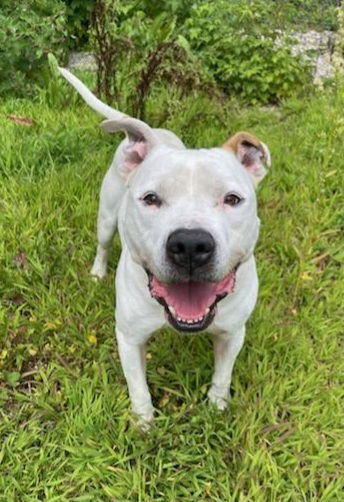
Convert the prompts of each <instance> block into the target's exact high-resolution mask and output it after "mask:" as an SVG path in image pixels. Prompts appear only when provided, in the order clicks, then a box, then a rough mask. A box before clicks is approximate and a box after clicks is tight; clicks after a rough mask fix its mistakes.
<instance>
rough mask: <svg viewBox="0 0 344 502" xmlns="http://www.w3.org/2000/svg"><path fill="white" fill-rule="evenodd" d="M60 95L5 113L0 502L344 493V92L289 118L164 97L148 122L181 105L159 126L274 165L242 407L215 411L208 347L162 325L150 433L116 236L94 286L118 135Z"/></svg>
mask: <svg viewBox="0 0 344 502" xmlns="http://www.w3.org/2000/svg"><path fill="white" fill-rule="evenodd" d="M61 86H62V84H61ZM55 87H56V86H55ZM63 89H64V92H66V94H64V93H62V91H61V90H60V95H59V94H58V91H56V92H57V94H56V95H55V96H50V98H49V99H50V102H51V101H52V102H53V103H52V104H50V105H49V103H48V101H47V99H46V98H43V97H42V98H41V99H40V100H39V101H37V102H36V103H33V102H30V101H27V100H10V99H9V100H7V101H6V100H4V101H3V102H2V103H1V105H0V110H1V114H0V117H1V118H0V121H1V138H2V141H1V154H0V176H1V183H0V232H1V236H0V246H1V253H0V298H1V306H0V414H1V421H0V501H4V502H36V501H47V502H64V501H75V502H77V501H78V502H87V501H97V502H100V501H109V502H153V501H154V502H155V501H159V502H172V501H173V502H177V501H187V502H191V501H208V500H209V501H218V502H227V501H228V502H232V501H233V502H234V501H235V502H270V501H271V502H275V501H276V502H289V501H291V502H299V501H305V502H310V501H314V502H315V501H316V502H320V501H321V502H336V501H343V497H344V495H343V492H342V486H343V459H344V442H343V429H342V425H343V424H342V421H343V415H342V411H343V410H342V409H343V390H342V389H343V375H344V367H343V359H342V355H343V346H342V343H343V336H342V334H343V318H344V314H343V297H344V281H343V279H344V267H343V262H344V246H343V229H344V210H343V189H344V174H343V173H344V165H343V162H344V161H343V159H344V141H343V134H344V119H343V109H344V92H343V90H328V91H326V93H325V92H324V93H319V94H318V95H314V96H309V97H307V98H304V99H303V100H301V99H300V100H296V99H294V100H290V101H289V102H286V103H285V104H284V105H283V106H281V107H280V108H278V109H259V110H258V109H243V108H241V107H240V106H238V105H235V104H232V105H231V104H228V105H223V104H221V105H220V104H214V103H210V102H207V101H206V100H205V99H200V98H198V99H196V98H189V99H186V100H184V101H179V100H178V99H177V98H176V97H174V96H173V95H171V96H169V100H168V102H167V104H166V103H165V105H163V104H162V102H163V99H164V96H160V97H159V98H156V99H157V103H156V104H154V103H153V100H152V102H151V103H150V107H149V110H150V113H149V116H150V122H151V123H152V125H156V124H158V123H159V125H162V124H161V120H162V119H161V117H164V116H165V117H166V116H167V114H166V111H168V112H169V114H168V117H167V118H166V120H165V122H163V125H164V126H165V127H168V128H171V129H172V130H174V131H175V132H176V133H177V134H180V135H181V136H182V138H183V139H184V140H185V141H186V142H187V144H188V145H189V146H195V147H200V146H206V147H208V146H209V147H210V146H214V145H218V144H221V143H222V142H223V141H224V140H225V139H226V138H227V137H228V136H229V135H230V134H232V133H233V132H235V131H237V130H240V129H246V130H249V131H251V132H253V133H255V134H257V135H258V136H259V137H261V139H262V140H263V141H265V142H266V143H267V144H268V145H269V147H270V149H271V152H272V156H273V165H272V167H271V170H270V173H269V175H268V176H267V177H266V178H265V180H264V182H263V183H262V186H261V188H260V190H259V192H260V193H259V200H260V209H259V212H260V217H261V220H262V228H261V235H260V241H259V246H258V249H257V258H258V267H259V275H260V283H261V289H260V297H259V303H258V305H257V308H256V310H255V312H254V315H253V316H252V318H251V319H250V322H249V325H248V330H247V338H246V344H245V345H244V348H243V350H242V352H241V354H240V356H239V358H238V360H237V363H236V367H235V370H234V375H233V384H232V400H231V405H230V407H229V409H228V410H227V411H225V412H223V413H221V412H218V411H216V410H215V409H213V408H212V407H210V406H209V405H208V403H207V401H206V391H207V388H208V385H209V382H210V378H211V373H212V364H213V361H212V346H211V340H210V338H209V337H208V336H207V335H200V336H187V335H179V334H176V333H174V332H172V330H166V331H162V332H159V333H158V334H157V336H156V337H155V338H154V339H153V340H152V341H151V342H150V344H149V348H148V351H149V352H148V355H147V357H148V359H149V361H148V380H149V384H150V388H151V391H152V395H153V399H154V403H155V405H156V407H157V409H158V411H157V419H156V423H155V426H154V427H153V428H152V429H151V431H150V432H149V433H148V434H146V435H143V434H142V433H140V431H139V430H138V429H137V428H136V426H135V421H134V420H133V419H132V417H131V415H130V405H129V400H128V396H127V390H126V385H125V380H124V377H123V374H122V370H121V366H120V362H119V359H118V354H117V349H116V345H115V339H114V319H113V304H114V269H115V266H116V262H117V259H118V256H119V252H120V248H119V243H118V238H116V240H115V247H114V251H113V253H112V259H111V267H110V272H109V274H108V276H107V278H106V280H105V281H103V282H99V283H96V282H94V281H92V280H91V279H90V276H89V270H90V267H91V263H92V260H93V257H94V253H95V248H96V238H95V224H96V212H97V199H98V193H99V186H100V182H101V180H102V177H103V175H104V173H105V171H106V169H107V166H108V164H109V162H110V160H111V156H112V154H113V151H114V148H115V146H116V145H117V144H118V142H119V140H120V135H116V136H106V135H105V134H104V133H102V132H101V130H100V128H99V127H98V125H97V124H98V123H99V121H100V118H99V116H97V115H96V114H95V113H93V112H92V111H90V110H89V109H88V108H87V107H86V106H84V105H83V104H81V102H79V101H78V100H76V99H75V97H72V96H74V93H73V91H67V87H63ZM48 97H49V96H48ZM153 105H154V106H153ZM159 111H160V115H159ZM6 114H15V115H18V116H24V117H29V118H31V119H33V120H34V121H35V123H34V124H33V125H32V126H30V127H26V126H24V125H20V124H17V123H14V122H12V121H11V120H9V119H8V118H6Z"/></svg>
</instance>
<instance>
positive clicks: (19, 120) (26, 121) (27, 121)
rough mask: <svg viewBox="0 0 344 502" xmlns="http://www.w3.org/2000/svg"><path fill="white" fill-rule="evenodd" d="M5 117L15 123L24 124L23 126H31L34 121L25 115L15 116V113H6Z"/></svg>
mask: <svg viewBox="0 0 344 502" xmlns="http://www.w3.org/2000/svg"><path fill="white" fill-rule="evenodd" d="M6 117H7V118H8V119H10V120H12V122H15V123H16V124H20V125H24V126H28V127H29V126H32V125H34V124H35V123H36V122H35V121H34V120H33V119H29V118H27V117H17V116H16V115H6Z"/></svg>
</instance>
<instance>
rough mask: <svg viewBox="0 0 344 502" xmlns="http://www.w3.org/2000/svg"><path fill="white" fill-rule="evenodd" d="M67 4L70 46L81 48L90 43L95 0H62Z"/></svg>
mask: <svg viewBox="0 0 344 502" xmlns="http://www.w3.org/2000/svg"><path fill="white" fill-rule="evenodd" d="M62 2H63V3H64V4H65V5H66V25H67V30H68V46H69V48H71V49H80V48H83V47H84V46H86V45H87V44H88V40H89V27H90V20H91V13H92V10H93V8H94V4H95V0H62Z"/></svg>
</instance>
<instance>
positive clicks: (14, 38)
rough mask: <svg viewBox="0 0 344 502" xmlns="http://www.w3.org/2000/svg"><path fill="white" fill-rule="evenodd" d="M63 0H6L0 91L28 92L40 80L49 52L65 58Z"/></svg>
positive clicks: (1, 19)
mask: <svg viewBox="0 0 344 502" xmlns="http://www.w3.org/2000/svg"><path fill="white" fill-rule="evenodd" d="M66 33H67V32H66V23H65V6H64V4H63V2H62V1H61V0H22V1H21V2H16V1H14V0H3V2H2V7H1V11H0V75H1V79H0V93H1V94H3V93H5V92H12V93H15V94H24V93H25V94H26V93H28V92H32V90H33V84H35V83H37V82H39V81H40V79H41V76H42V69H43V68H44V67H45V66H46V60H47V58H46V56H47V54H48V52H51V51H52V52H54V53H55V54H56V55H57V56H58V57H59V58H60V59H62V57H63V54H64V50H65V40H66Z"/></svg>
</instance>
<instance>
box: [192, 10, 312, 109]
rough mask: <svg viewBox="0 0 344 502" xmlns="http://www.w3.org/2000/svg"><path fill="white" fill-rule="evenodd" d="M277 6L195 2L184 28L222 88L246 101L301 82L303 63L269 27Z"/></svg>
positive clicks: (273, 96) (270, 98)
mask: <svg viewBox="0 0 344 502" xmlns="http://www.w3.org/2000/svg"><path fill="white" fill-rule="evenodd" d="M275 7H276V6H274V4H273V3H272V2H266V1H265V0H263V1H262V0H257V1H255V2H254V3H253V2H251V1H250V0H231V1H228V0H217V1H216V2H210V1H208V0H199V2H198V3H197V6H195V8H194V9H193V10H192V13H191V16H190V18H189V19H188V20H187V21H186V23H185V26H184V34H185V37H187V38H188V39H189V42H190V45H191V48H192V50H193V51H194V52H196V53H197V54H198V56H199V58H200V59H201V60H202V62H203V63H204V65H205V66H206V67H207V68H208V69H209V70H210V72H211V73H212V74H213V76H214V78H215V80H216V82H218V84H219V85H220V86H221V88H222V89H223V90H224V91H226V92H227V93H233V94H237V95H240V96H241V97H242V98H244V99H245V100H246V101H249V102H253V103H254V102H262V103H268V102H274V101H277V100H278V99H280V98H282V97H284V96H286V95H288V94H290V93H291V92H292V91H294V90H295V89H296V88H297V87H298V86H300V85H301V84H302V83H303V82H304V80H305V75H306V72H305V71H304V70H305V68H306V66H305V63H304V62H303V60H302V59H301V58H300V57H295V56H292V55H291V51H290V44H288V40H287V39H286V40H283V43H282V42H281V40H279V39H280V36H281V35H280V31H279V30H276V29H274V28H273V27H272V26H273V23H272V22H270V20H272V18H273V17H274V16H275V17H276V14H277V12H276V10H275ZM274 22H275V26H276V19H275V20H274Z"/></svg>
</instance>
